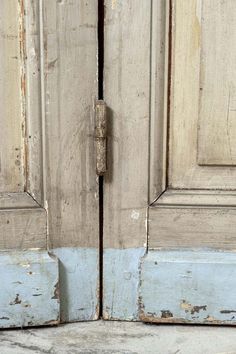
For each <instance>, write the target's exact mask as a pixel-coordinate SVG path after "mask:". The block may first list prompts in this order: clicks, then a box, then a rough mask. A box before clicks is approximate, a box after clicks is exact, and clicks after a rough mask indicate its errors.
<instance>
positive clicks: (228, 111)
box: [198, 0, 236, 165]
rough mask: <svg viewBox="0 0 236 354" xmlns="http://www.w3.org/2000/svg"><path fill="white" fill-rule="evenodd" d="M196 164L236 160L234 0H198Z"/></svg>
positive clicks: (222, 162)
mask: <svg viewBox="0 0 236 354" xmlns="http://www.w3.org/2000/svg"><path fill="white" fill-rule="evenodd" d="M199 4H200V6H201V14H200V18H199V26H200V28H201V54H200V61H201V63H200V88H199V89H200V102H199V130H198V164H200V165H235V164H236V84H235V82H236V69H235V60H236V47H235V38H236V25H235V17H234V14H235V11H236V3H235V1H234V0H227V1H220V0H208V1H200V2H199Z"/></svg>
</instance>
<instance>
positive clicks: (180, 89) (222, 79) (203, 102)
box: [168, 1, 236, 189]
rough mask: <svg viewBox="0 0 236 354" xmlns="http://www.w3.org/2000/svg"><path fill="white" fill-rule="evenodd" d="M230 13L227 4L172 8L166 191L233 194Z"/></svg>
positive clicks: (175, 5)
mask: <svg viewBox="0 0 236 354" xmlns="http://www.w3.org/2000/svg"><path fill="white" fill-rule="evenodd" d="M234 7H235V3H234V2H233V1H226V2H220V1H217V2H215V1H189V2H186V1H183V2H181V3H180V2H178V1H174V2H173V7H172V11H173V14H172V16H173V22H172V25H173V26H172V31H173V35H172V65H171V102H172V104H171V106H170V141H169V175H168V180H169V186H170V187H171V188H188V189H190V188H192V189H195V188H198V189H208V188H209V189H234V188H235V177H236V170H235V168H233V167H230V165H231V166H233V165H234V146H235V144H234V135H235V134H236V126H235V125H234V123H233V115H234V112H233V110H234V79H233V77H234V75H235V74H234V65H233V62H234V57H235V55H234V47H233V46H232V47H231V50H229V47H228V46H227V43H228V42H227V41H231V40H232V41H233V38H234V32H235V28H234V27H235V26H234V23H233V22H232V18H231V17H232V13H233V12H232V11H233V8H234ZM212 32H214V36H213V35H212ZM227 33H231V35H230V36H227ZM222 38H227V40H226V41H225V40H223V39H222ZM228 44H229V43H228ZM206 48H207V49H206ZM226 48H227V49H226ZM224 68H227V69H226V70H225V69H224ZM186 147H187V148H186ZM202 165H203V166H202ZM225 165H226V166H225ZM227 165H229V166H228V167H227Z"/></svg>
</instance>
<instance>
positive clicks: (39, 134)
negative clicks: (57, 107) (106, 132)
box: [24, 0, 46, 205]
mask: <svg viewBox="0 0 236 354" xmlns="http://www.w3.org/2000/svg"><path fill="white" fill-rule="evenodd" d="M24 14H25V16H24V28H25V43H24V45H25V71H26V73H25V74H26V136H25V144H26V161H25V163H26V190H27V191H28V192H29V193H30V194H31V195H32V196H33V198H34V199H36V200H37V202H38V203H39V204H40V205H43V204H44V186H43V179H44V178H43V174H46V171H45V169H44V160H45V156H44V154H45V152H44V148H43V142H44V131H43V125H44V122H43V121H44V109H45V107H44V100H43V97H42V96H41V93H42V92H41V88H42V89H43V82H42V80H41V77H42V76H43V75H44V72H43V70H41V59H42V57H41V56H42V55H43V52H41V48H40V47H41V46H43V44H40V40H42V38H41V37H42V34H41V33H40V0H37V1H35V0H24ZM41 30H43V29H41Z"/></svg>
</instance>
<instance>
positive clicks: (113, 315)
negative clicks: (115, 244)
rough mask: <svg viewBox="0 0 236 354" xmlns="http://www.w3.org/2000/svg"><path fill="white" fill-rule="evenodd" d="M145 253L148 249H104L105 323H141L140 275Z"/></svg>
mask: <svg viewBox="0 0 236 354" xmlns="http://www.w3.org/2000/svg"><path fill="white" fill-rule="evenodd" d="M145 252H146V248H145V247H139V248H127V249H114V248H110V249H105V250H104V255H103V264H104V268H103V277H104V280H103V319H104V320H122V321H137V320H138V317H139V315H138V312H139V304H138V288H139V272H140V264H141V259H142V257H143V256H144V254H145Z"/></svg>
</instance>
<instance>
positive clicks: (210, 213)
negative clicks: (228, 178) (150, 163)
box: [148, 189, 236, 249]
mask: <svg viewBox="0 0 236 354" xmlns="http://www.w3.org/2000/svg"><path fill="white" fill-rule="evenodd" d="M235 230H236V192H230V191H206V190H168V189H167V191H165V192H164V193H163V194H162V195H161V197H160V198H159V199H158V200H157V201H156V202H155V203H154V204H152V206H151V207H149V243H148V247H149V249H154V248H179V247H180V248H184V247H187V248H215V249H234V248H236V235H235Z"/></svg>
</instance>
